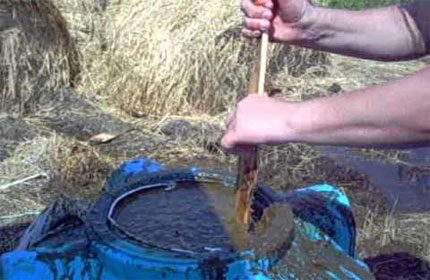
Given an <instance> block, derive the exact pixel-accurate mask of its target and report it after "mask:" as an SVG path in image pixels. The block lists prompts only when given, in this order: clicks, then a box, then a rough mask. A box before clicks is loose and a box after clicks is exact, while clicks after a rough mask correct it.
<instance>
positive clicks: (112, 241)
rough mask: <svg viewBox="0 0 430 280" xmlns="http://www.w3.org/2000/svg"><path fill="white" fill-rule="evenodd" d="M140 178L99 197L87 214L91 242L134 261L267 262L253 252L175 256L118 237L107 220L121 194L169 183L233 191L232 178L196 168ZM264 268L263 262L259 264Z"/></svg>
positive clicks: (264, 194)
mask: <svg viewBox="0 0 430 280" xmlns="http://www.w3.org/2000/svg"><path fill="white" fill-rule="evenodd" d="M140 176H141V177H140V178H137V179H134V180H132V181H131V182H129V183H127V184H125V185H123V186H122V187H121V188H120V189H118V190H114V191H112V192H110V193H105V194H103V195H102V196H101V197H100V198H99V199H98V200H97V201H96V202H95V204H94V205H93V207H92V208H91V209H90V210H89V211H88V214H87V220H86V223H87V225H88V226H87V230H88V235H89V237H90V239H91V240H92V242H96V243H102V244H104V245H107V246H108V247H111V248H113V249H115V250H119V251H121V252H124V253H126V254H128V255H129V256H133V257H134V258H137V259H151V260H157V261H161V262H166V261H169V260H170V261H172V262H175V263H177V262H178V258H180V259H181V260H182V261H183V262H185V263H196V264H197V263H200V262H201V261H202V260H208V259H218V260H220V261H223V262H234V261H236V260H239V259H242V260H243V259H247V260H250V261H255V262H259V261H260V260H263V259H266V260H267V259H271V257H272V256H258V257H257V256H256V255H255V254H254V252H252V251H250V250H247V251H237V252H207V253H206V252H205V253H197V254H189V253H187V252H178V251H174V250H171V249H164V248H160V247H157V246H153V247H151V246H147V245H145V244H137V243H136V242H134V241H133V240H130V239H126V238H124V236H121V235H120V234H119V233H118V232H117V231H116V230H115V229H113V228H112V224H111V222H110V221H109V219H108V217H109V214H110V212H111V208H112V207H111V206H112V204H113V203H114V202H115V201H116V200H117V199H118V198H120V197H121V196H122V195H124V194H125V193H128V192H130V191H133V190H135V189H138V188H144V187H145V186H149V187H151V186H155V185H156V186H166V185H169V184H171V183H172V182H178V183H180V182H208V181H209V182H216V183H221V184H222V185H224V186H226V187H231V188H234V186H235V183H236V178H235V177H234V176H231V175H230V174H226V173H222V172H214V171H209V170H204V169H199V168H187V169H177V170H167V171H166V170H163V171H159V172H156V173H148V174H144V175H143V174H142V175H140ZM258 186H259V188H258V191H259V193H260V194H261V196H260V197H261V198H263V199H266V200H267V203H273V202H275V201H278V197H277V195H276V192H275V191H274V190H272V189H271V188H270V187H268V185H265V184H262V183H258ZM262 265H263V266H265V267H266V266H267V262H264V264H262Z"/></svg>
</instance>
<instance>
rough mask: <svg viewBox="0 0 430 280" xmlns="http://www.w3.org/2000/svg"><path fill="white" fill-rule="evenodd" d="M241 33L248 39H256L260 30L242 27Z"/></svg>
mask: <svg viewBox="0 0 430 280" xmlns="http://www.w3.org/2000/svg"><path fill="white" fill-rule="evenodd" d="M242 35H243V36H244V37H246V38H249V39H256V38H260V37H261V31H260V30H249V29H246V28H244V29H242Z"/></svg>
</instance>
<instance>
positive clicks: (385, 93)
mask: <svg viewBox="0 0 430 280" xmlns="http://www.w3.org/2000/svg"><path fill="white" fill-rule="evenodd" d="M294 110H295V114H291V115H290V116H289V117H287V123H288V120H289V123H290V124H291V127H292V128H293V131H295V132H296V133H292V134H291V136H290V137H291V140H293V141H303V142H308V143H315V144H347V145H356V146H377V145H382V146H384V145H389V146H393V145H399V146H401V145H405V144H406V145H407V144H417V143H421V144H425V145H430V68H427V69H424V70H422V71H420V72H418V73H416V74H414V75H411V76H409V77H406V78H403V79H400V80H397V81H393V82H391V83H388V84H386V85H383V86H376V87H371V88H368V89H365V90H360V91H355V92H350V93H347V94H344V95H341V96H333V97H327V98H320V99H314V100H312V101H308V102H303V103H298V104H297V105H295V106H294Z"/></svg>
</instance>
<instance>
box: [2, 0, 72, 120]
mask: <svg viewBox="0 0 430 280" xmlns="http://www.w3.org/2000/svg"><path fill="white" fill-rule="evenodd" d="M78 73H79V62H78V52H77V50H76V48H75V45H74V43H73V40H72V39H71V37H70V34H69V32H68V30H67V24H66V22H65V20H64V18H63V17H62V16H61V14H60V12H59V11H58V9H57V8H56V7H55V6H54V5H53V4H52V3H51V1H49V0H31V1H29V0H3V1H2V2H1V3H0V110H3V111H7V112H13V113H19V114H20V115H25V114H27V113H29V112H31V110H32V109H33V108H34V105H35V104H36V103H37V102H38V100H39V98H40V96H41V95H42V94H43V93H44V92H49V91H51V90H52V89H55V88H58V87H69V86H72V85H73V83H74V82H76V79H77V76H78Z"/></svg>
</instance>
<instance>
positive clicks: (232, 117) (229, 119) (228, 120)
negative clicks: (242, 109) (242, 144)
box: [225, 109, 237, 128]
mask: <svg viewBox="0 0 430 280" xmlns="http://www.w3.org/2000/svg"><path fill="white" fill-rule="evenodd" d="M236 112H237V110H236V109H235V110H233V111H231V112H230V113H229V114H228V115H227V118H226V119H225V127H227V128H229V127H230V126H231V124H232V122H233V121H234V120H235V119H236Z"/></svg>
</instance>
